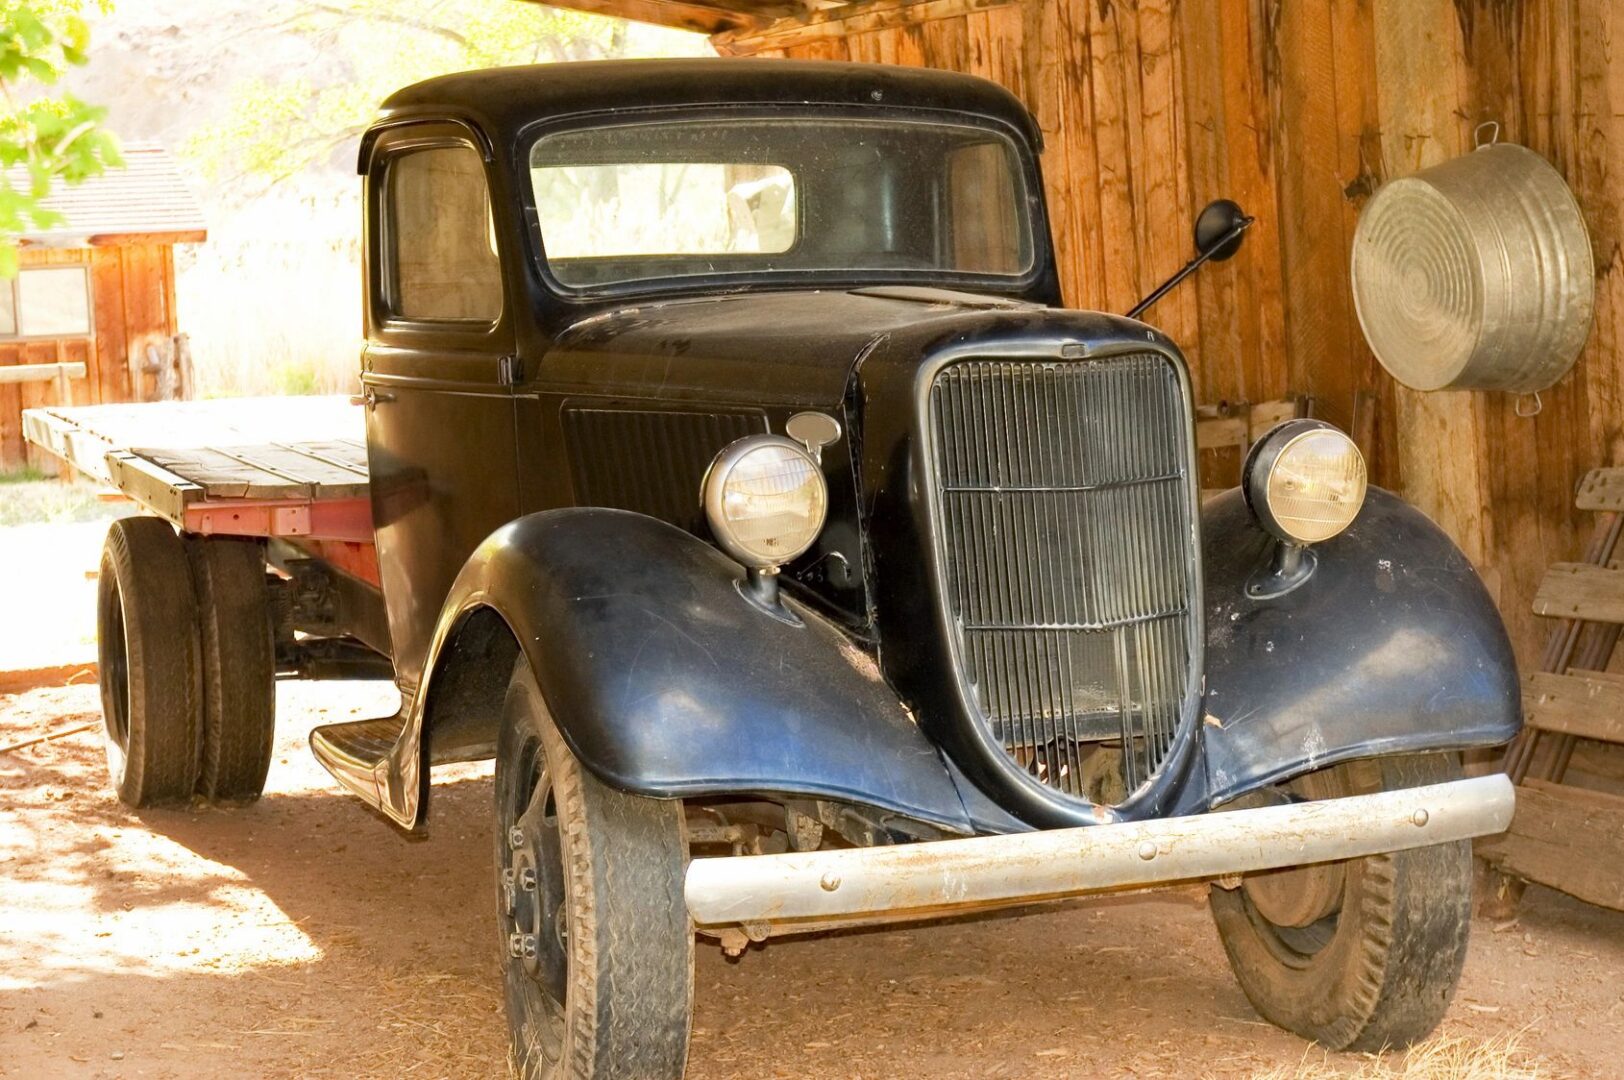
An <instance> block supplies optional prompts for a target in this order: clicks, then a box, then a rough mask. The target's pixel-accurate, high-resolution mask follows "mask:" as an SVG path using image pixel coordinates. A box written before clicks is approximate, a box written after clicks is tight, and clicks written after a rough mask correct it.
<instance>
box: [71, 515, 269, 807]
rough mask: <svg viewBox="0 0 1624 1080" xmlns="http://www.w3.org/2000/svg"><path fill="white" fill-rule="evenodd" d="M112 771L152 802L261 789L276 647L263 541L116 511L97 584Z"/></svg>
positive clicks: (125, 796) (129, 794) (253, 793)
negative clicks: (184, 532) (189, 533)
mask: <svg viewBox="0 0 1624 1080" xmlns="http://www.w3.org/2000/svg"><path fill="white" fill-rule="evenodd" d="M96 608H97V660H98V664H99V669H100V682H101V698H102V716H103V722H104V729H105V745H106V749H107V767H108V774H109V777H110V779H111V781H112V784H113V787H114V789H115V790H116V791H117V793H118V797H119V800H120V801H121V802H123V803H124V804H125V805H127V806H132V807H138V808H139V807H149V806H163V805H166V804H174V803H182V802H186V801H189V800H190V799H191V798H192V797H193V796H194V795H197V796H199V797H201V798H202V799H204V800H205V801H209V802H213V801H217V800H239V799H251V798H255V797H257V796H258V795H259V794H260V792H261V791H262V790H263V789H264V785H265V774H266V771H267V769H268V768H269V766H270V758H271V738H272V727H273V722H274V717H275V685H274V679H275V659H274V653H273V647H274V646H273V642H272V638H271V626H270V618H269V606H268V602H267V597H266V587H265V561H264V554H263V550H262V549H261V547H260V545H259V543H258V542H257V541H254V540H239V539H235V538H213V537H210V538H201V537H188V538H186V539H184V540H183V539H182V538H181V537H180V536H179V535H177V534H176V532H175V530H174V529H173V528H171V527H170V526H169V524H168V523H166V522H164V521H161V520H159V519H157V518H151V517H133V518H123V519H120V520H118V521H115V522H113V524H112V526H111V527H110V528H109V529H108V531H107V541H106V544H105V546H104V547H103V549H102V560H101V570H100V577H99V580H98V585H97V605H96Z"/></svg>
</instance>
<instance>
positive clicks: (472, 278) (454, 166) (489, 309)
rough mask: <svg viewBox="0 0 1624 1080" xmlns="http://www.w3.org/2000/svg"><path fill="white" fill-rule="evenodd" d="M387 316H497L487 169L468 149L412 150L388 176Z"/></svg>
mask: <svg viewBox="0 0 1624 1080" xmlns="http://www.w3.org/2000/svg"><path fill="white" fill-rule="evenodd" d="M385 183H386V185H387V191H386V195H385V201H384V208H385V214H386V215H387V217H386V220H387V223H388V224H387V226H386V228H387V235H388V241H387V244H388V260H387V263H388V271H389V277H388V280H387V287H386V300H387V302H388V306H389V310H390V312H391V314H394V315H398V316H401V317H402V318H407V319H430V320H435V319H455V320H479V321H482V322H493V321H495V320H496V319H497V318H498V317H499V316H500V315H501V314H502V269H501V266H500V264H499V262H498V260H497V257H496V234H495V228H494V226H493V225H492V222H491V207H490V193H489V191H488V190H487V188H486V186H485V166H484V163H483V162H482V161H481V160H480V156H479V153H478V152H477V151H476V150H474V149H473V147H470V146H438V147H432V148H430V149H425V150H414V151H412V152H410V153H407V154H403V155H402V156H400V157H398V158H396V159H394V160H393V161H392V162H390V164H389V172H388V175H387V176H386V178H385Z"/></svg>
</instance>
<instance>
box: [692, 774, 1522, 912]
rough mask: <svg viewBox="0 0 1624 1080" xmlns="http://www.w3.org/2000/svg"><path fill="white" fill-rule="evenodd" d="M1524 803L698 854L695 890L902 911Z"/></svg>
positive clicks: (1466, 826)
mask: <svg viewBox="0 0 1624 1080" xmlns="http://www.w3.org/2000/svg"><path fill="white" fill-rule="evenodd" d="M1514 801H1515V799H1514V795H1513V793H1512V785H1511V782H1510V781H1509V780H1508V779H1506V777H1504V776H1502V775H1498V774H1496V775H1493V776H1480V777H1474V778H1471V779H1467V780H1455V781H1451V782H1449V783H1444V784H1432V785H1429V786H1426V787H1417V788H1407V789H1404V790H1401V791H1384V792H1378V793H1376V794H1372V795H1354V796H1350V797H1348V798H1341V799H1325V800H1321V801H1317V802H1303V803H1292V804H1289V805H1283V806H1270V807H1263V808H1260V809H1252V810H1234V811H1229V812H1223V813H1213V814H1202V815H1196V816H1192V817H1178V818H1166V819H1162V820H1158V821H1140V822H1128V823H1122V824H1116V825H1094V826H1084V827H1080V828H1073V829H1053V830H1048V831H1044V832H1032V833H1021V834H1016V835H1010V836H980V837H974V838H970V839H964V840H939V841H931V842H926V843H916V844H899V845H896V846H891V847H873V848H854V849H849V850H840V851H817V852H791V853H787V854H782V855H746V856H735V857H728V858H713V859H695V860H694V861H693V862H692V863H691V864H689V867H688V876H687V881H686V885H685V888H684V893H685V896H686V899H687V904H688V912H689V914H690V915H692V917H693V920H694V922H695V923H696V924H697V925H698V926H700V927H740V926H742V927H746V928H747V929H750V930H755V931H760V932H761V933H766V932H769V931H770V932H773V933H784V932H792V931H794V930H795V929H810V928H813V927H823V926H829V925H839V924H842V923H861V922H892V921H904V920H907V919H916V918H928V917H933V916H937V915H944V914H953V913H956V912H963V911H971V910H977V909H984V908H994V907H1005V906H1011V905H1018V904H1026V903H1031V902H1035V901H1040V900H1058V899H1063V898H1066V897H1074V896H1084V895H1087V894H1090V893H1103V892H1112V891H1118V890H1126V889H1138V888H1145V887H1147V886H1152V885H1162V884H1167V883H1171V882H1176V881H1199V880H1204V879H1211V878H1221V877H1226V876H1231V875H1237V874H1244V873H1248V872H1250V871H1254V870H1270V869H1275V868H1278V867H1283V866H1299V865H1303V864H1306V863H1316V862H1330V861H1334V860H1338V859H1351V858H1357V857H1360V856H1364V855H1375V854H1379V853H1382V852H1388V851H1401V850H1404V849H1406V848H1415V847H1425V846H1427V845H1429V844H1441V843H1446V842H1449V841H1454V840H1467V839H1470V838H1472V837H1476V836H1484V835H1489V834H1492V833H1498V832H1503V831H1505V829H1506V827H1507V825H1509V824H1510V822H1511V812H1512V808H1513V805H1514ZM752 936H755V935H754V934H752Z"/></svg>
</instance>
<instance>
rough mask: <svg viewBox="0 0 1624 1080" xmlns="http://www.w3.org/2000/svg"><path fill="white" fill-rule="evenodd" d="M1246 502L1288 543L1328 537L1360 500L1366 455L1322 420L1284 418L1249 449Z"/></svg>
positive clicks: (1352, 515)
mask: <svg viewBox="0 0 1624 1080" xmlns="http://www.w3.org/2000/svg"><path fill="white" fill-rule="evenodd" d="M1241 486H1242V489H1243V490H1244V491H1245V493H1246V501H1247V504H1248V505H1250V506H1251V508H1252V512H1253V513H1254V514H1256V515H1257V519H1258V521H1259V522H1260V523H1261V524H1262V525H1263V527H1264V528H1265V529H1267V530H1269V532H1271V533H1273V534H1274V535H1275V536H1277V537H1279V538H1280V539H1281V540H1284V541H1286V542H1287V543H1291V544H1312V543H1316V542H1318V541H1320V540H1329V539H1330V538H1331V537H1333V536H1335V535H1336V534H1337V533H1339V532H1341V531H1342V530H1343V529H1346V528H1347V527H1348V526H1349V525H1351V524H1353V519H1354V518H1355V517H1356V516H1358V513H1359V508H1360V507H1361V506H1363V505H1364V502H1365V459H1364V457H1363V456H1362V455H1361V454H1360V453H1359V448H1358V447H1357V446H1355V445H1354V444H1353V440H1352V439H1350V438H1348V437H1347V436H1346V435H1344V434H1343V433H1342V432H1340V431H1338V430H1337V429H1336V428H1334V427H1332V426H1331V425H1330V424H1327V423H1325V422H1324V421H1323V420H1287V421H1286V422H1285V423H1283V424H1280V425H1278V426H1277V427H1275V429H1274V430H1273V431H1270V432H1269V433H1268V434H1267V435H1265V436H1263V438H1261V439H1259V440H1258V442H1257V445H1256V446H1254V447H1253V448H1252V452H1251V454H1249V455H1248V456H1247V460H1246V468H1245V470H1244V471H1243V473H1242V480H1241Z"/></svg>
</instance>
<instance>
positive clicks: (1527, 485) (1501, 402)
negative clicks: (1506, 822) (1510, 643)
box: [566, 0, 1624, 661]
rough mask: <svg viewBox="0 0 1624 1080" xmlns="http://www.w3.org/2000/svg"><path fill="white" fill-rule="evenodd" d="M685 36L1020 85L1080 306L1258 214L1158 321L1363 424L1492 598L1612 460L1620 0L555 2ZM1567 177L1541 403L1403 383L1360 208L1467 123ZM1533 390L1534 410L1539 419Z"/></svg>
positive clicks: (1164, 268)
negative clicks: (1374, 322) (1592, 268)
mask: <svg viewBox="0 0 1624 1080" xmlns="http://www.w3.org/2000/svg"><path fill="white" fill-rule="evenodd" d="M566 6H572V7H576V8H581V9H585V10H593V11H600V12H604V13H608V14H615V15H621V16H625V17H628V18H633V19H641V20H644V21H649V22H656V23H662V24H665V25H670V26H679V27H683V28H686V29H690V30H699V31H702V32H704V33H707V34H709V35H711V39H712V41H713V42H714V44H715V45H716V47H717V49H718V50H719V51H720V52H722V53H724V54H732V55H743V56H762V57H794V58H801V59H817V58H822V59H838V60H860V61H874V62H883V63H894V64H917V65H927V66H931V67H939V68H947V69H951V70H956V71H967V72H971V73H974V74H977V75H982V76H985V77H987V78H990V79H994V80H996V81H998V82H1000V83H1003V84H1004V85H1006V86H1008V87H1009V88H1011V89H1012V90H1014V91H1015V92H1016V93H1017V94H1019V95H1020V96H1021V97H1022V98H1023V99H1024V100H1025V101H1026V103H1027V104H1028V106H1029V107H1030V108H1031V109H1032V111H1033V113H1034V114H1035V115H1036V117H1037V119H1038V122H1039V124H1040V125H1041V127H1042V129H1043V133H1044V137H1045V152H1044V159H1043V168H1044V175H1045V181H1046V185H1047V188H1048V197H1049V204H1050V210H1051V216H1052V218H1053V225H1054V229H1055V233H1056V242H1057V247H1058V250H1059V254H1060V259H1061V276H1062V284H1063V287H1064V290H1065V298H1066V301H1067V303H1069V304H1071V305H1073V306H1077V307H1087V308H1101V309H1105V310H1111V311H1125V310H1127V309H1128V307H1130V306H1131V305H1132V304H1133V302H1134V301H1135V300H1136V299H1138V298H1139V297H1140V296H1142V295H1143V294H1144V293H1145V292H1147V291H1148V290H1149V289H1150V288H1152V287H1153V286H1154V285H1155V284H1157V283H1158V282H1159V281H1161V280H1162V279H1163V278H1164V277H1166V276H1167V275H1168V274H1169V273H1171V272H1172V271H1173V270H1175V269H1177V268H1178V267H1179V265H1181V263H1182V262H1183V261H1184V259H1185V258H1186V257H1187V256H1188V253H1189V249H1190V239H1189V237H1190V231H1191V226H1192V222H1193V219H1194V216H1195V214H1196V212H1198V211H1199V209H1200V208H1201V207H1202V206H1203V205H1205V204H1206V203H1207V202H1208V201H1209V200H1211V199H1214V198H1217V197H1220V196H1227V197H1230V198H1234V199H1236V200H1237V201H1239V202H1240V203H1241V204H1242V206H1244V207H1245V209H1246V210H1247V211H1248V212H1250V213H1252V214H1255V215H1256V216H1257V218H1258V224H1257V225H1256V226H1255V227H1254V228H1253V230H1252V234H1251V236H1250V237H1249V238H1248V241H1247V244H1246V247H1245V249H1244V250H1243V251H1242V253H1241V255H1240V256H1239V257H1238V258H1236V259H1234V260H1232V261H1231V262H1229V263H1226V264H1223V265H1221V266H1212V267H1209V268H1207V269H1205V270H1204V271H1203V272H1202V273H1201V274H1199V275H1198V277H1197V279H1196V281H1195V282H1194V283H1193V284H1191V285H1186V286H1184V287H1182V288H1181V289H1179V290H1178V291H1175V292H1174V293H1173V294H1172V295H1170V296H1169V297H1168V298H1167V299H1166V300H1164V301H1163V302H1162V303H1161V304H1159V305H1158V306H1157V307H1156V308H1155V309H1154V311H1153V313H1152V314H1151V316H1150V318H1151V319H1152V321H1153V322H1155V323H1157V324H1158V325H1160V326H1161V327H1162V328H1163V329H1165V330H1166V331H1167V332H1168V333H1170V334H1171V335H1172V336H1173V338H1174V339H1175V340H1177V341H1178V342H1179V343H1180V344H1181V346H1182V347H1183V348H1184V350H1185V352H1186V355H1187V356H1188V358H1189V360H1190V363H1191V367H1192V371H1193V375H1194V379H1195V385H1196V392H1197V397H1198V399H1199V400H1200V401H1201V402H1202V403H1205V404H1208V405H1218V404H1219V403H1243V402H1263V401H1272V400H1279V399H1282V398H1287V397H1291V396H1295V395H1312V397H1313V399H1314V408H1315V411H1316V413H1317V414H1318V415H1321V416H1323V417H1325V418H1327V419H1329V420H1331V421H1333V422H1335V423H1337V424H1339V425H1342V426H1344V427H1350V428H1363V429H1364V431H1363V433H1362V435H1363V441H1366V442H1368V443H1369V444H1371V445H1370V450H1369V452H1370V457H1371V459H1372V461H1371V464H1372V468H1373V472H1374V475H1375V478H1376V480H1377V481H1378V482H1379V483H1382V484H1383V485H1385V486H1388V487H1393V488H1397V489H1400V490H1402V491H1403V493H1404V494H1405V495H1406V496H1407V497H1408V498H1410V499H1411V500H1412V501H1414V502H1416V503H1418V504H1419V505H1421V506H1422V507H1423V508H1424V509H1426V511H1427V512H1428V513H1429V514H1431V515H1432V516H1433V517H1434V518H1435V519H1437V520H1438V521H1439V522H1440V523H1441V524H1443V525H1444V526H1445V527H1446V528H1447V529H1448V530H1449V531H1450V532H1451V533H1452V534H1453V535H1454V537H1455V538H1456V540H1457V541H1458V542H1459V543H1460V544H1461V546H1462V547H1463V548H1464V549H1465V551H1466V552H1467V553H1468V554H1469V555H1470V556H1471V557H1472V559H1473V561H1474V562H1475V563H1476V564H1477V566H1478V567H1479V569H1480V570H1481V571H1482V572H1483V574H1484V576H1485V577H1486V578H1487V579H1488V580H1489V583H1490V586H1491V588H1492V589H1493V590H1494V591H1495V593H1496V595H1497V596H1498V597H1499V599H1500V600H1501V603H1502V607H1503V609H1504V611H1505V613H1506V616H1507V619H1508V621H1509V623H1510V625H1511V629H1512V633H1513V636H1514V638H1515V639H1516V640H1517V644H1518V646H1519V649H1520V651H1521V654H1522V656H1523V657H1524V658H1525V659H1527V660H1529V661H1532V660H1533V659H1535V658H1536V657H1537V654H1538V648H1539V644H1540V643H1541V641H1542V640H1543V637H1544V633H1545V627H1543V626H1542V625H1541V623H1540V620H1538V619H1537V618H1536V617H1535V616H1534V615H1533V614H1532V613H1531V612H1530V600H1531V598H1532V596H1533V594H1534V591H1535V589H1536V586H1537V584H1538V582H1539V580H1540V578H1541V577H1542V575H1543V574H1544V573H1545V570H1546V567H1547V566H1548V565H1549V564H1550V563H1552V562H1555V561H1558V560H1561V559H1567V558H1571V557H1572V556H1573V555H1574V553H1576V552H1577V551H1578V550H1579V548H1580V547H1581V545H1582V537H1581V531H1583V530H1588V528H1589V523H1588V521H1586V519H1585V518H1584V517H1583V516H1582V515H1581V512H1580V511H1578V510H1576V509H1575V506H1574V498H1573V494H1574V490H1575V487H1576V484H1577V482H1578V481H1579V480H1580V479H1581V478H1582V477H1583V476H1584V474H1585V472H1586V471H1587V470H1589V469H1590V468H1592V467H1595V466H1598V465H1604V464H1608V463H1611V462H1613V461H1615V460H1618V461H1620V462H1621V463H1624V455H1621V453H1620V451H1621V450H1624V431H1621V424H1624V368H1621V366H1620V363H1619V359H1618V348H1619V345H1620V336H1621V334H1624V326H1621V322H1620V320H1621V319H1624V262H1621V258H1620V241H1621V239H1624V220H1621V217H1624V60H1620V58H1619V57H1618V56H1617V55H1616V51H1617V48H1618V44H1617V43H1618V42H1620V41H1624V7H1621V6H1620V5H1618V4H1617V3H1615V2H1613V0H1537V2H1530V3H1513V2H1508V0H1312V2H1303V3H1287V2H1285V0H922V2H919V0H915V2H910V0H864V2H860V3H841V2H838V0H800V2H799V3H794V2H790V3H783V2H779V3H774V2H770V0H769V2H763V0H566ZM1486 120H1494V121H1497V122H1498V123H1499V124H1500V137H1501V138H1502V139H1504V140H1509V141H1514V142H1519V143H1523V144H1525V145H1527V146H1529V147H1531V148H1532V149H1534V150H1535V151H1537V152H1538V153H1540V154H1541V155H1543V156H1544V157H1545V158H1547V159H1548V160H1549V161H1551V162H1552V163H1553V164H1554V165H1555V166H1556V167H1557V169H1558V170H1560V172H1561V173H1562V174H1563V175H1564V176H1565V177H1566V179H1567V181H1568V183H1569V184H1570V185H1571V186H1572V188H1573V190H1574V191H1575V193H1576V194H1577V196H1578V198H1579V201H1580V204H1581V206H1582V208H1583V211H1584V215H1585V217H1586V220H1587V222H1588V225H1589V228H1590V231H1591V236H1592V239H1593V244H1594V250H1595V254H1596V263H1597V266H1596V269H1597V274H1598V281H1597V314H1596V323H1595V330H1594V333H1593V334H1592V337H1591V341H1590V344H1589V347H1588V348H1587V350H1586V352H1585V354H1584V356H1583V357H1582V359H1581V360H1580V362H1579V364H1578V365H1577V367H1576V368H1575V369H1574V371H1573V372H1572V373H1571V374H1570V375H1569V376H1568V377H1567V378H1566V379H1564V380H1563V381H1562V382H1561V383H1560V384H1559V385H1558V386H1557V387H1556V388H1555V389H1553V390H1551V391H1549V392H1546V393H1545V394H1543V395H1542V400H1541V404H1542V406H1543V407H1542V409H1541V411H1540V412H1539V413H1538V415H1537V416H1533V417H1524V416H1519V415H1517V404H1518V403H1517V401H1516V400H1515V399H1513V398H1512V397H1510V396H1507V395H1504V394H1495V393H1477V392H1453V393H1451V392H1440V393H1427V394H1422V393H1417V392H1413V391H1409V390H1406V389H1405V388H1403V387H1402V386H1399V385H1398V384H1396V383H1395V382H1394V381H1393V380H1392V379H1391V378H1390V377H1389V376H1388V375H1387V374H1386V372H1385V371H1384V370H1383V369H1382V368H1381V367H1380V365H1378V364H1377V363H1376V361H1375V359H1374V357H1373V356H1372V354H1371V352H1370V350H1369V348H1368V346H1367V345H1366V343H1365V341H1364V338H1363V335H1362V333H1361V331H1360V327H1359V323H1358V320H1357V317H1356V315H1355V311H1354V305H1353V298H1352V294H1351V291H1350V287H1349V269H1348V267H1349V253H1350V246H1351V243H1352V238H1353V231H1354V225H1355V223H1356V221H1357V220H1358V216H1359V212H1360V208H1361V207H1362V206H1363V205H1364V203H1365V201H1366V199H1367V198H1368V197H1369V196H1370V194H1371V193H1372V192H1373V191H1374V190H1375V189H1376V188H1377V186H1379V185H1380V184H1382V183H1383V182H1385V181H1386V180H1388V179H1391V178H1396V177H1399V176H1404V175H1406V174H1409V173H1412V172H1414V171H1416V170H1417V169H1420V168H1422V167H1425V166H1427V165H1430V164H1433V163H1436V162H1439V161H1442V160H1445V159H1447V158H1450V157H1453V156H1455V155H1457V154H1460V153H1462V152H1464V151H1466V150H1469V149H1470V148H1471V147H1472V145H1473V131H1474V128H1475V127H1476V126H1477V125H1478V124H1479V123H1480V122H1482V121H1486ZM1528 404H1529V403H1527V402H1525V403H1524V406H1525V407H1524V410H1523V411H1528V409H1527V407H1526V406H1527V405H1528Z"/></svg>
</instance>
